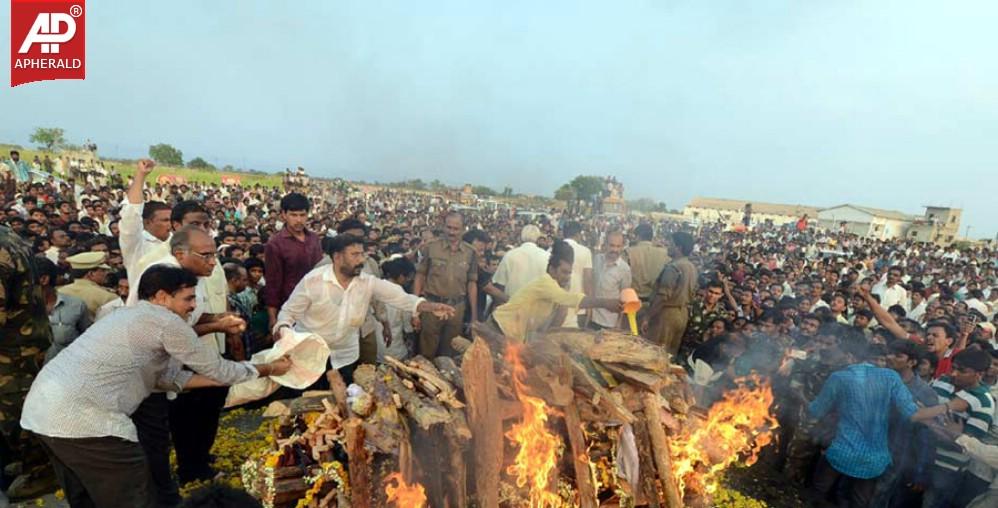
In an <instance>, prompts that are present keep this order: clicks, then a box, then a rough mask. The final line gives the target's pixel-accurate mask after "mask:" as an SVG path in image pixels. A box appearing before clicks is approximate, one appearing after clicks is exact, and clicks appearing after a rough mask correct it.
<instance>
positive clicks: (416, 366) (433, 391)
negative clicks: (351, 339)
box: [385, 356, 464, 409]
mask: <svg viewBox="0 0 998 508" xmlns="http://www.w3.org/2000/svg"><path fill="white" fill-rule="evenodd" d="M385 363H386V364H388V365H391V366H392V367H393V368H395V369H396V370H398V371H399V372H400V373H406V374H409V375H410V376H413V377H415V378H417V379H419V380H420V381H421V383H420V386H421V387H422V388H423V391H424V392H427V394H428V395H430V396H433V397H434V398H436V399H437V400H439V401H440V402H443V403H444V404H447V405H448V406H450V407H452V408H455V409H461V408H463V407H464V403H463V402H461V401H460V400H458V398H457V390H455V389H454V387H453V386H451V384H450V383H448V382H447V380H445V379H444V378H443V376H441V375H440V372H439V371H437V368H436V367H434V366H433V363H431V362H430V361H429V360H427V359H426V358H423V357H416V358H413V359H411V360H409V363H404V362H400V361H398V360H396V359H394V358H392V357H391V356H385Z"/></svg>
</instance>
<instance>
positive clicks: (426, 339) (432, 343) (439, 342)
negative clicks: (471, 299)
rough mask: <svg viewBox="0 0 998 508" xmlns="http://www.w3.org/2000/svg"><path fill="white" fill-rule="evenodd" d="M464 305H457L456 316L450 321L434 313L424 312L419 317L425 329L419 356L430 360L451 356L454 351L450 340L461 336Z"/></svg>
mask: <svg viewBox="0 0 998 508" xmlns="http://www.w3.org/2000/svg"><path fill="white" fill-rule="evenodd" d="M464 305H465V304H463V303H459V304H457V305H455V306H454V315H453V316H452V317H451V318H450V319H440V318H438V317H436V316H434V315H433V313H432V312H423V313H421V314H420V315H419V319H420V321H422V323H423V329H422V330H420V332H419V354H421V355H423V357H424V358H427V359H429V360H432V359H434V358H436V357H438V356H444V355H450V354H451V352H452V351H453V350H452V349H451V346H450V340H451V339H453V338H454V337H457V336H458V335H461V324H462V323H463V320H464Z"/></svg>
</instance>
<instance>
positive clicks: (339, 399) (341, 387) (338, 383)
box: [326, 369, 350, 418]
mask: <svg viewBox="0 0 998 508" xmlns="http://www.w3.org/2000/svg"><path fill="white" fill-rule="evenodd" d="M326 380H328V381H329V390H330V391H331V392H333V400H334V401H335V402H336V407H337V408H338V409H339V411H340V416H342V417H344V418H346V417H347V416H349V415H350V411H349V409H348V408H347V385H346V383H345V382H344V381H343V377H342V376H340V372H339V371H338V370H336V369H329V370H328V371H327V372H326Z"/></svg>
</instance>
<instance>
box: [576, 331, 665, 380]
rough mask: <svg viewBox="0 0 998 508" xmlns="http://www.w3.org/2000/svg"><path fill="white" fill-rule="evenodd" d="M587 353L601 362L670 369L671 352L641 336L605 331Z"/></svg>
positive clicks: (653, 369)
mask: <svg viewBox="0 0 998 508" xmlns="http://www.w3.org/2000/svg"><path fill="white" fill-rule="evenodd" d="M586 355H587V356H588V357H589V358H591V359H593V360H599V361H601V362H611V363H620V364H624V365H629V366H631V367H636V368H641V369H644V370H647V371H651V372H668V371H669V366H670V364H669V352H668V351H666V350H665V348H663V347H662V346H659V345H657V344H653V343H651V342H648V341H647V340H644V339H642V338H641V337H634V336H632V335H624V334H622V333H618V332H603V334H602V335H601V336H600V340H598V341H594V343H593V345H592V346H590V347H589V348H587V349H586Z"/></svg>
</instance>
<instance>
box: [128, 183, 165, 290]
mask: <svg viewBox="0 0 998 508" xmlns="http://www.w3.org/2000/svg"><path fill="white" fill-rule="evenodd" d="M144 208H145V203H139V204H134V203H128V202H126V203H125V204H123V205H122V206H121V221H120V222H118V245H119V246H120V247H121V260H122V261H123V262H124V264H125V271H127V272H128V280H132V281H135V282H134V283H133V284H132V285H133V286H138V285H139V280H138V279H136V278H134V277H133V276H134V275H135V271H134V268H135V266H134V265H135V264H136V263H138V262H139V260H141V259H142V258H143V257H145V256H146V254H149V253H150V252H152V250H153V249H155V248H156V247H158V246H160V245H162V244H163V243H164V242H163V241H162V240H160V239H159V238H156V237H155V236H152V235H151V234H149V232H148V231H146V230H145V226H143V225H142V210H143V209H144Z"/></svg>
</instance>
